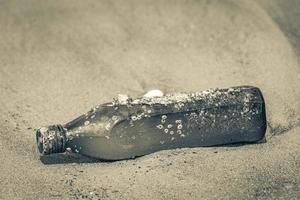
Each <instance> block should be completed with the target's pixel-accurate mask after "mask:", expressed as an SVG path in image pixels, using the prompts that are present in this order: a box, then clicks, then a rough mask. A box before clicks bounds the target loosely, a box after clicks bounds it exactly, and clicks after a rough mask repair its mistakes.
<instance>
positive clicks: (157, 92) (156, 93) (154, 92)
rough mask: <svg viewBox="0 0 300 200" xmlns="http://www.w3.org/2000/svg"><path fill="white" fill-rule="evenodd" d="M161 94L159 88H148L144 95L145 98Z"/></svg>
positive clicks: (160, 95) (162, 94)
mask: <svg viewBox="0 0 300 200" xmlns="http://www.w3.org/2000/svg"><path fill="white" fill-rule="evenodd" d="M162 96H164V93H163V92H162V91H160V90H150V91H149V92H147V93H146V94H145V95H144V97H145V98H152V97H162Z"/></svg>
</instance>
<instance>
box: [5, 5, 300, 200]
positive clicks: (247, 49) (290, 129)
mask: <svg viewBox="0 0 300 200" xmlns="http://www.w3.org/2000/svg"><path fill="white" fill-rule="evenodd" d="M299 58H300V2H299V1H297V0H289V1H284V0H273V1H272V0H263V1H259V0H257V1H246V0H240V1H233V0H226V1H216V0H213V1H205V0H203V1H202V0H201V1H195V0H188V1H180V0H174V1H167V0H159V1H146V0H142V1H141V0H128V1H121V0H116V1H109V0H107V1H105V0H100V1H95V0H88V1H69V0H61V1H56V0H55V1H37V0H26V1H15V0H2V1H0V94H1V98H0V105H1V106H0V199H130V200H131V199H178V200H179V199H300V63H299ZM238 85H253V86H257V87H259V88H260V89H261V91H262V92H263V94H264V98H265V101H266V110H267V121H268V128H267V133H266V140H267V142H266V143H261V144H251V145H231V146H222V147H209V148H185V149H175V150H167V151H160V152H157V153H154V154H150V155H146V156H142V157H139V158H137V159H132V160H123V161H117V162H100V161H97V160H93V159H91V158H86V157H83V156H80V155H76V154H69V153H68V154H57V155H51V156H44V157H40V156H39V154H38V152H37V149H36V144H35V131H34V130H35V129H37V128H39V127H41V126H45V125H49V124H58V123H61V124H62V123H65V122H68V121H70V120H72V119H74V118H75V117H77V116H79V115H81V114H83V113H85V112H86V111H88V110H89V109H90V108H91V107H93V106H96V105H98V104H101V103H106V102H109V101H111V100H112V99H113V98H114V97H116V96H117V94H128V95H130V96H132V97H139V96H141V95H143V94H144V93H145V92H147V91H149V90H151V89H160V90H162V91H164V92H166V93H168V92H177V91H178V92H180V91H183V92H189V91H191V92H192V91H201V90H205V89H209V88H226V87H230V86H238Z"/></svg>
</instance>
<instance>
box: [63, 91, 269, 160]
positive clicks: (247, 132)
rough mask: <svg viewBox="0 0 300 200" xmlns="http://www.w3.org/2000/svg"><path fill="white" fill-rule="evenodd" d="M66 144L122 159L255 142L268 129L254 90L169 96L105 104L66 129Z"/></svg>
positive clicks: (80, 150)
mask: <svg viewBox="0 0 300 200" xmlns="http://www.w3.org/2000/svg"><path fill="white" fill-rule="evenodd" d="M62 127H63V130H64V134H65V136H64V137H65V138H66V141H65V146H66V147H70V148H71V149H72V150H73V151H75V152H78V153H81V154H83V155H87V156H91V157H95V158H100V159H106V160H119V159H127V158H133V157H136V156H141V155H145V154H149V153H152V152H156V151H159V150H164V149H173V148H182V147H198V146H212V145H223V144H230V143H238V142H256V141H259V140H261V139H263V138H264V135H265V130H266V115H265V104H264V100H263V97H262V94H261V92H260V91H259V89H258V88H255V87H249V86H245V87H235V88H229V89H217V90H207V91H203V92H199V93H189V94H187V93H177V94H168V95H165V96H163V97H155V98H141V99H135V100H131V99H127V100H126V101H125V102H124V101H118V100H117V101H114V102H112V103H108V104H103V105H101V106H99V107H96V108H94V109H92V110H91V111H89V112H88V113H86V114H85V115H82V116H80V117H79V118H77V119H75V120H73V121H71V122H69V123H67V124H65V125H63V126H62Z"/></svg>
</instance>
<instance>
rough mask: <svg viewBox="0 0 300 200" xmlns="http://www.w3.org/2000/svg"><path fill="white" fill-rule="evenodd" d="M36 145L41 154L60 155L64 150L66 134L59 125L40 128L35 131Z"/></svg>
mask: <svg viewBox="0 0 300 200" xmlns="http://www.w3.org/2000/svg"><path fill="white" fill-rule="evenodd" d="M36 143H37V147H38V150H39V152H40V153H41V154H43V155H47V154H52V153H62V152H64V151H65V150H66V134H65V130H64V129H63V127H62V126H61V125H51V126H48V127H41V128H39V129H38V130H37V131H36Z"/></svg>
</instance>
